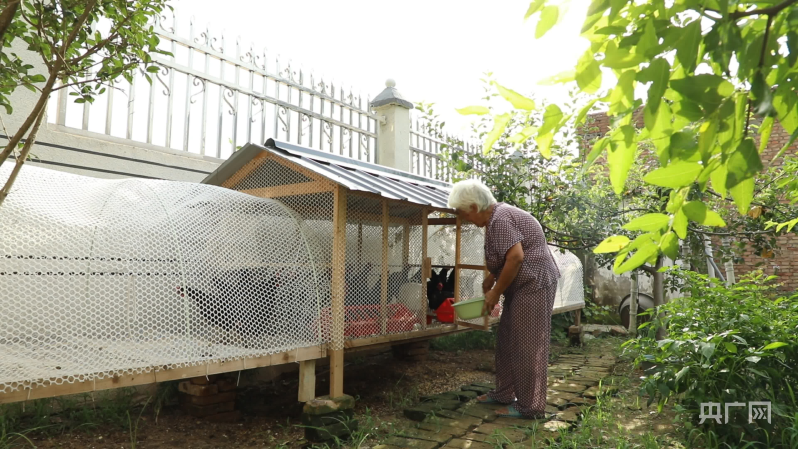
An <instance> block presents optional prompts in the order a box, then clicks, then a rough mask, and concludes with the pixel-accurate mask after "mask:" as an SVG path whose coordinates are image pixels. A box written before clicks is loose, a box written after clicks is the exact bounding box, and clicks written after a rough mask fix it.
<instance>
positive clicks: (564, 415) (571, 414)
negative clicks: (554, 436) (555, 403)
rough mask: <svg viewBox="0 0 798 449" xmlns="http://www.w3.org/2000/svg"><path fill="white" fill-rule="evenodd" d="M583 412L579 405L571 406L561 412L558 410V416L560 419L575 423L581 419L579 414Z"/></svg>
mask: <svg viewBox="0 0 798 449" xmlns="http://www.w3.org/2000/svg"><path fill="white" fill-rule="evenodd" d="M581 414H582V411H581V410H579V408H578V407H569V408H567V409H565V410H563V411H561V412H558V413H557V415H556V418H557V420H558V421H565V422H569V423H575V422H578V421H579V416H580V415H581Z"/></svg>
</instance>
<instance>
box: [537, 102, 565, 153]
mask: <svg viewBox="0 0 798 449" xmlns="http://www.w3.org/2000/svg"><path fill="white" fill-rule="evenodd" d="M562 118H563V113H562V111H561V110H560V108H559V107H558V106H557V105H556V104H550V105H548V106H547V107H546V112H544V113H543V126H541V127H540V130H539V131H538V137H537V139H535V140H536V142H537V144H538V151H540V154H541V155H542V156H543V157H545V158H546V159H550V158H551V143H552V141H554V133H556V132H557V130H558V129H560V126H562Z"/></svg>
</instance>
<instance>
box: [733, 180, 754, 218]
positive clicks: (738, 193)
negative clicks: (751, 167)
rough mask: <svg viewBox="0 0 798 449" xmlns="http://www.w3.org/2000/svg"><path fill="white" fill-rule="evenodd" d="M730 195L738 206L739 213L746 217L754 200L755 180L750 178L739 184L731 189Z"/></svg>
mask: <svg viewBox="0 0 798 449" xmlns="http://www.w3.org/2000/svg"><path fill="white" fill-rule="evenodd" d="M729 193H731V196H732V198H733V199H734V204H736V205H737V211H738V212H740V214H742V215H745V214H746V213H748V210H749V209H750V207H751V201H753V200H754V178H748V179H746V180H745V181H743V182H741V183H739V184H737V185H736V186H734V187H732V188H731V189H729Z"/></svg>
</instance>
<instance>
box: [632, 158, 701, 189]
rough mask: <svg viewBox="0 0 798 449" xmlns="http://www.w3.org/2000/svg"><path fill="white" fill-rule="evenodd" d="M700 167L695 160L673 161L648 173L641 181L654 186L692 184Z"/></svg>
mask: <svg viewBox="0 0 798 449" xmlns="http://www.w3.org/2000/svg"><path fill="white" fill-rule="evenodd" d="M702 169H703V167H702V166H701V165H700V164H697V163H695V162H674V163H672V164H669V165H668V166H667V167H663V168H658V169H656V170H654V171H652V172H650V173H648V174H647V175H646V176H645V177H643V181H645V182H647V183H649V184H653V185H655V186H660V187H670V188H672V189H678V188H680V187H684V186H688V185H690V184H692V183H693V181H695V179H696V177H697V176H698V174H699V173H701V170H702Z"/></svg>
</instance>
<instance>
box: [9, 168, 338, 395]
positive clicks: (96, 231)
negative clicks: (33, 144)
mask: <svg viewBox="0 0 798 449" xmlns="http://www.w3.org/2000/svg"><path fill="white" fill-rule="evenodd" d="M10 169H11V166H10V164H5V165H4V166H3V167H2V169H0V179H6V177H7V176H8V173H9V171H10ZM0 232H2V235H1V236H0V307H1V308H2V310H3V319H2V320H1V321H0V392H10V391H14V390H16V389H18V388H20V387H23V386H26V385H45V384H61V383H64V382H70V383H71V382H75V381H85V380H91V379H92V378H104V377H106V376H113V375H123V374H133V373H140V372H148V371H150V370H151V369H153V367H155V366H158V367H159V368H163V367H166V368H179V367H184V366H192V365H199V364H206V363H210V362H218V361H225V360H231V359H239V358H243V357H257V356H263V355H267V354H272V353H276V352H281V351H289V350H292V349H295V348H299V347H307V346H312V345H316V344H320V343H322V342H323V338H322V336H321V333H320V332H319V330H320V329H319V322H318V320H317V317H318V316H319V311H320V310H321V309H324V308H328V307H329V281H326V282H325V280H324V279H322V278H323V276H324V270H323V269H322V268H319V267H317V266H316V260H315V258H314V255H318V254H320V253H323V252H324V251H323V250H320V249H319V247H320V243H319V242H318V240H317V239H316V238H315V237H314V232H313V231H312V230H311V229H310V228H309V227H308V225H307V224H305V222H304V221H303V220H302V218H301V217H300V216H299V215H297V214H296V213H294V212H292V210H291V209H289V208H288V207H286V206H285V205H283V204H282V203H280V202H277V201H273V200H268V199H261V198H256V197H254V196H250V195H246V194H242V193H239V192H235V191H231V190H227V189H223V188H219V187H214V186H207V185H202V184H192V183H181V182H170V181H156V180H139V179H130V180H102V179H94V178H87V177H82V176H76V175H71V174H66V173H61V172H57V171H52V170H47V169H42V168H37V167H32V166H25V167H23V169H22V171H21V172H20V176H19V178H18V180H17V182H16V184H15V186H14V189H13V190H12V192H11V195H10V196H9V197H8V199H7V200H6V202H5V204H3V206H2V207H1V208H0ZM325 285H326V286H328V288H327V290H326V291H325V290H324V289H323V288H320V287H321V286H325Z"/></svg>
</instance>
